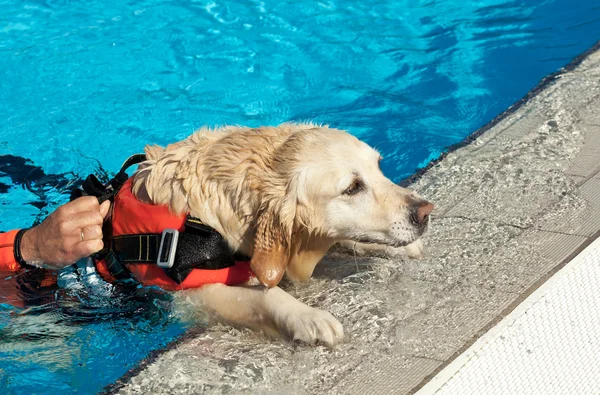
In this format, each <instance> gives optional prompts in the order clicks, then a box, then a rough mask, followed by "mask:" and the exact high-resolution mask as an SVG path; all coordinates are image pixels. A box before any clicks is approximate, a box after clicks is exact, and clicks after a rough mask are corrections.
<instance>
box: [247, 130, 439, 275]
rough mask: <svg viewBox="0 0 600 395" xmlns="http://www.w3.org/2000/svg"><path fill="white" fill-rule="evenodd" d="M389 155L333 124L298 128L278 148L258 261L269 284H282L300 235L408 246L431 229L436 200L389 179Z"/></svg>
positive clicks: (259, 229)
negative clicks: (385, 169) (384, 163)
mask: <svg viewBox="0 0 600 395" xmlns="http://www.w3.org/2000/svg"><path fill="white" fill-rule="evenodd" d="M381 159H382V158H381V156H380V154H379V153H378V152H377V151H375V150H374V149H373V148H371V147H369V146H368V145H367V144H366V143H364V142H362V141H360V140H358V139H357V138H356V137H354V136H352V135H350V134H348V133H346V132H344V131H340V130H336V129H329V128H310V129H304V130H300V131H297V132H295V133H293V134H291V135H290V136H289V137H288V138H287V140H285V142H283V144H281V146H279V147H278V148H277V149H276V150H275V153H274V158H273V160H272V163H271V166H270V169H269V175H268V177H267V178H266V182H265V184H264V185H263V192H264V196H265V199H264V202H265V204H264V205H263V206H262V207H261V210H260V211H259V215H258V216H257V218H256V234H255V240H254V252H253V259H252V263H253V265H252V266H253V269H254V271H255V273H256V274H257V276H258V277H259V280H260V281H261V282H262V283H263V284H265V285H267V286H273V285H276V284H277V283H278V282H279V280H280V279H281V276H283V272H284V271H285V268H286V264H287V262H288V261H289V254H290V252H291V251H292V250H293V244H294V243H297V242H299V240H306V239H307V238H311V237H312V238H316V239H319V238H321V239H323V238H324V239H328V240H333V241H342V240H353V241H358V242H366V243H377V244H386V245H391V246H404V245H407V244H410V243H412V242H413V241H415V240H417V239H418V238H419V237H421V235H423V233H424V232H425V231H426V230H427V227H428V224H429V214H430V213H431V211H432V210H433V205H432V204H431V203H429V202H427V201H426V200H424V199H423V198H421V197H420V196H418V195H417V194H415V193H414V192H411V191H409V190H407V189H404V188H401V187H399V186H398V185H396V184H394V183H393V182H392V181H390V180H389V179H388V178H386V177H385V176H384V175H383V173H382V172H381V170H380V168H379V162H380V161H381ZM302 233H304V234H305V235H308V237H300V235H301V234H302ZM295 239H297V240H295Z"/></svg>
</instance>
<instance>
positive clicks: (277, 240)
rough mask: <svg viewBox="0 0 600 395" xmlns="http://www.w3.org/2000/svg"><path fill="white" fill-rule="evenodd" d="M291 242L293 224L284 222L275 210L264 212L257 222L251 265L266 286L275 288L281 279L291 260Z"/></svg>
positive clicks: (259, 279)
mask: <svg viewBox="0 0 600 395" xmlns="http://www.w3.org/2000/svg"><path fill="white" fill-rule="evenodd" d="M290 244H291V224H290V225H289V226H287V225H286V224H284V223H282V221H281V217H280V216H279V215H277V214H275V213H274V211H273V210H267V211H265V212H263V213H262V215H261V216H260V217H259V218H258V221H257V224H256V234H255V236H254V252H253V253H252V259H251V260H250V267H251V268H252V271H253V272H254V274H255V275H256V277H257V278H258V281H260V283H261V284H262V285H264V286H265V287H267V288H273V287H274V286H276V285H277V284H279V281H281V278H282V277H283V275H284V273H285V269H286V268H287V264H288V261H289V260H290Z"/></svg>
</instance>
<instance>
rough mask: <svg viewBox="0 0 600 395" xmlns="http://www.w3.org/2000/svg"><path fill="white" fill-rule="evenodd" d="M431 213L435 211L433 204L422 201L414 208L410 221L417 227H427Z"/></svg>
mask: <svg viewBox="0 0 600 395" xmlns="http://www.w3.org/2000/svg"><path fill="white" fill-rule="evenodd" d="M431 211H433V204H431V203H429V202H428V201H426V200H422V201H420V202H418V203H415V204H414V205H413V206H412V213H411V214H410V219H411V220H412V222H413V223H414V224H415V225H419V226H422V225H425V224H427V220H428V219H429V214H431Z"/></svg>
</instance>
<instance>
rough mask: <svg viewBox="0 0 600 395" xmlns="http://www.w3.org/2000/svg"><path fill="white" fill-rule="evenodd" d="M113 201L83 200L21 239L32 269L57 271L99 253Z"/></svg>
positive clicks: (64, 207)
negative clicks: (103, 228) (106, 219)
mask: <svg viewBox="0 0 600 395" xmlns="http://www.w3.org/2000/svg"><path fill="white" fill-rule="evenodd" d="M109 208H110V201H105V202H104V203H102V204H98V199H97V198H95V197H93V196H84V197H80V198H78V199H75V200H73V201H72V202H69V203H66V204H64V205H62V206H60V207H59V208H58V209H56V211H54V212H53V213H52V214H50V215H49V216H48V217H47V218H46V219H45V220H44V221H43V222H42V223H41V224H39V225H38V226H36V227H34V228H31V229H29V230H27V231H26V232H25V233H24V234H23V238H22V239H21V256H22V257H23V259H24V260H25V262H27V263H28V264H30V265H33V266H36V267H41V268H44V269H53V270H58V269H62V268H64V267H67V266H69V265H71V264H73V263H75V262H77V261H78V260H79V259H81V258H84V257H86V256H89V255H91V254H93V253H95V252H98V251H100V250H101V249H102V248H103V247H104V243H103V241H102V223H103V222H104V218H106V215H107V214H108V210H109Z"/></svg>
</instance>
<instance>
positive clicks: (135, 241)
mask: <svg viewBox="0 0 600 395" xmlns="http://www.w3.org/2000/svg"><path fill="white" fill-rule="evenodd" d="M145 159H146V156H145V155H143V154H138V155H133V156H131V157H130V158H129V159H127V161H125V163H124V164H123V166H122V167H121V170H120V171H119V173H117V175H116V176H115V177H114V178H113V179H111V180H110V181H109V182H108V183H106V184H103V183H102V182H100V180H98V178H97V177H96V176H94V175H93V174H92V175H90V176H88V177H87V178H86V180H85V182H84V183H83V185H82V189H83V190H80V191H78V192H74V193H73V194H72V195H71V198H72V199H74V198H76V197H79V196H84V195H91V196H96V197H98V200H99V201H100V203H102V202H103V201H104V200H107V199H109V200H111V201H113V200H114V197H115V196H116V195H117V193H118V192H119V190H120V189H121V187H122V186H123V184H124V183H125V182H126V181H127V179H128V178H129V176H128V175H127V173H126V172H125V171H126V170H127V168H128V167H130V166H132V165H134V164H138V163H140V162H143V161H144V160H145ZM110 222H111V221H106V223H105V226H104V228H103V233H104V245H105V246H106V248H104V249H103V250H102V251H100V252H98V253H97V254H95V255H94V258H95V259H103V260H104V261H105V262H106V265H107V267H108V270H109V272H110V274H111V275H112V276H113V277H114V278H116V279H118V280H127V279H132V278H133V276H132V275H131V272H130V271H129V269H127V267H126V264H137V263H146V264H158V263H159V261H160V262H165V261H167V260H169V259H168V257H169V256H171V254H172V256H171V258H172V259H170V260H169V263H170V267H163V269H164V271H165V273H166V274H167V275H168V276H169V277H170V278H171V279H173V281H175V282H176V283H177V284H180V283H181V282H183V281H184V280H185V279H186V277H187V276H188V275H189V274H190V273H191V272H192V270H194V269H224V268H226V267H231V266H233V265H234V264H235V261H236V260H245V261H249V260H250V258H248V257H245V256H239V255H236V254H234V253H233V252H232V251H231V249H230V248H229V246H228V245H227V243H226V242H225V240H224V239H223V236H221V234H220V233H219V232H217V231H216V230H215V229H213V228H211V227H210V226H207V225H205V224H203V223H202V221H200V220H199V219H198V218H194V217H191V216H188V217H187V219H186V221H185V229H184V231H183V232H177V231H176V230H171V232H176V233H177V239H174V238H173V237H172V236H171V237H170V235H172V233H169V232H163V233H158V234H152V233H148V234H136V235H123V236H113V235H112V225H111V223H110ZM161 247H162V248H161ZM161 267H162V266H161Z"/></svg>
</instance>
